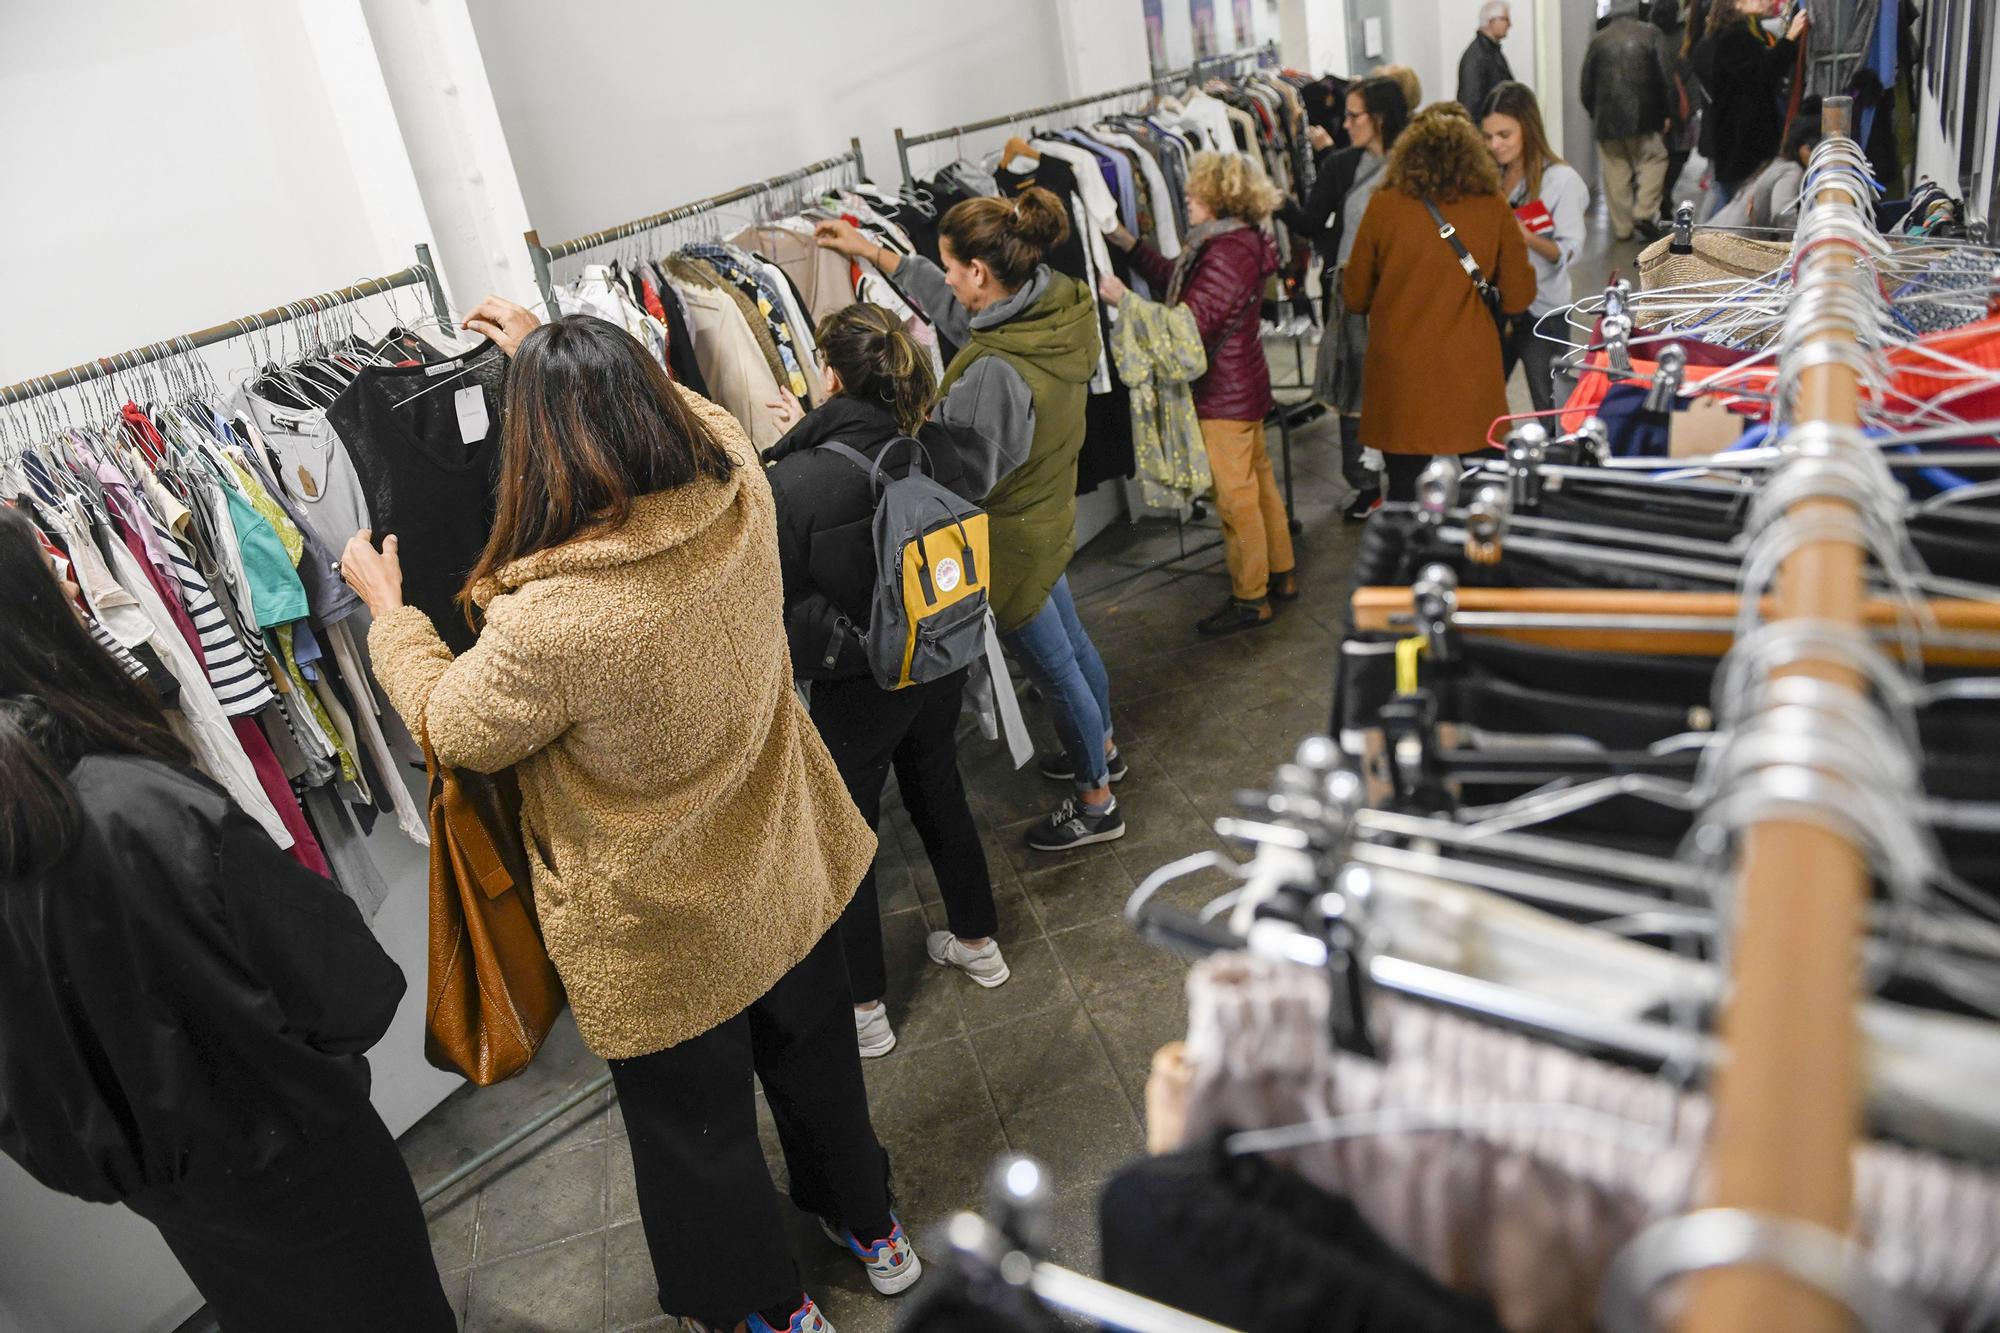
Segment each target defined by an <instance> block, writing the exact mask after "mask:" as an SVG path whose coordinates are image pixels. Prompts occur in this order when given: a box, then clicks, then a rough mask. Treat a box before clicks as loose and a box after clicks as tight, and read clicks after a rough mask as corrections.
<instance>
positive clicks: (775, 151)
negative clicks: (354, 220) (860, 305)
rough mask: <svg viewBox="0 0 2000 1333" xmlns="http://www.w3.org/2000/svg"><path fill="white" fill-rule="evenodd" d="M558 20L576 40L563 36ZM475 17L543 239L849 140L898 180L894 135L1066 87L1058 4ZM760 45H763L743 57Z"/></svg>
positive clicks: (1020, 1)
mask: <svg viewBox="0 0 2000 1333" xmlns="http://www.w3.org/2000/svg"><path fill="white" fill-rule="evenodd" d="M1090 2H1091V3H1106V4H1109V3H1114V0H1090ZM1115 2H1116V3H1123V2H1124V0H1115ZM1127 7H1129V8H1130V9H1131V10H1132V11H1133V14H1132V22H1131V31H1132V34H1133V36H1132V40H1133V42H1134V44H1135V47H1136V50H1135V53H1134V54H1133V55H1132V56H1131V60H1132V61H1133V62H1135V63H1134V64H1133V66H1132V68H1133V71H1134V72H1133V73H1132V76H1131V77H1132V81H1134V82H1136V81H1138V80H1139V79H1143V78H1144V77H1145V65H1146V54H1145V52H1146V48H1145V35H1144V29H1143V28H1142V27H1141V26H1140V25H1139V20H1138V16H1137V10H1138V5H1137V2H1136V0H1131V3H1130V4H1129V5H1128V6H1127ZM558 14H559V15H560V18H559V19H558V18H557V17H556V16H557V15H558ZM558 22H559V23H560V25H561V28H560V35H561V36H562V37H563V38H564V40H555V39H554V37H553V36H552V34H551V31H550V27H551V24H552V23H558ZM473 23H474V26H475V28H476V30H477V32H478V37H479V47H480V51H481V52H482V53H483V55H484V57H485V60H486V67H487V70H488V73H489V76H490V78H491V81H492V85H493V95H494V99H495V101H496V102H497V103H498V105H499V108H500V118H501V122H502V124H503V125H504V126H505V128H506V134H507V142H508V145H509V147H510V149H511V151H512V154H513V159H514V166H515V170H516V172H517V174H518V176H519V178H520V182H521V193H522V196H523V197H524V198H525V199H526V201H527V206H528V215H529V217H530V218H531V219H532V221H533V225H534V226H535V227H536V228H538V229H539V230H540V232H541V235H542V237H543V239H544V240H545V241H553V240H558V239H561V238H564V237H569V236H574V235H578V234H580V233H583V232H588V231H594V230H596V229H598V228H601V227H605V226H609V225H611V224H614V223H618V222H623V221H625V220H627V219H630V218H634V217H641V216H644V215H645V214H648V213H652V212H657V211H659V210H661V209H665V208H669V207H672V206H673V205H675V204H678V203H683V202H686V201H688V200H692V199H697V198H700V197H702V196H704V195H708V194H714V193H718V192H720V191H723V190H727V189H729V188H731V187H733V186H737V185H742V184H747V183H749V182H751V181H754V180H758V179H760V178H762V177H765V176H769V175H773V174H776V173H778V172H782V171H785V170H788V169H790V168H792V167H797V166H803V165H804V164H805V163H807V162H812V161H816V160H818V159H820V158H823V157H830V156H832V155H833V154H835V153H838V152H841V151H842V150H844V149H845V148H846V147H847V140H848V136H849V135H859V136H860V137H861V140H862V144H863V148H864V150H865V151H866V154H867V159H868V165H869V168H870V172H871V174H872V175H874V176H875V177H876V178H877V179H880V180H885V181H890V182H894V181H896V180H897V179H898V177H897V170H896V157H895V146H894V141H893V138H892V131H893V130H894V128H895V127H897V126H902V127H903V128H905V129H907V130H909V131H910V132H911V133H918V132H921V131H924V130H932V129H941V128H944V127H946V126H949V125H951V124H953V123H956V122H962V121H967V120H976V119H979V118H982V117H985V116H991V115H1000V114H1003V113H1005V112H1008V111H1012V110H1015V109H1018V108H1021V107H1024V106H1033V105H1038V104H1041V103H1045V102H1055V101H1061V100H1062V99H1063V98H1064V97H1066V96H1068V95H1070V93H1071V88H1070V86H1069V74H1068V68H1067V64H1066V59H1065V55H1064V50H1063V29H1062V23H1061V19H1060V16H1059V14H1058V3H1057V0H1012V2H1011V3H1008V4H1004V5H999V4H983V5H958V4H948V5H947V4H937V3H934V2H933V0H880V2H879V3H876V4H873V5H870V6H867V7H866V9H865V10H863V9H859V8H854V7H849V6H830V5H817V4H807V3H803V0H741V2H740V3H736V4H731V5H715V6H694V5H672V6H667V5H659V4H656V3H652V2H651V0H573V3H569V4H565V5H563V6H562V7H561V8H560V10H559V11H558V10H556V9H554V8H552V7H551V6H549V5H546V4H543V3H540V0H487V2H486V3H481V4H479V5H477V6H474V7H473ZM749 34H759V35H760V36H759V37H758V39H757V40H754V41H751V42H749V43H748V44H747V45H746V36H747V35H749ZM1082 91H1086V92H1087V91H1091V90H1089V89H1084V90H1082ZM939 152H947V154H948V147H941V148H939V149H937V150H933V154H932V156H935V155H936V153H939ZM924 160H926V161H928V160H929V158H926V159H924ZM944 160H947V159H946V158H937V164H938V165H942V163H943V161H944Z"/></svg>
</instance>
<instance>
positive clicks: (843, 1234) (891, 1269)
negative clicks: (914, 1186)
mask: <svg viewBox="0 0 2000 1333" xmlns="http://www.w3.org/2000/svg"><path fill="white" fill-rule="evenodd" d="M889 1227H890V1230H889V1238H888V1239H887V1240H878V1241H876V1242H875V1243H874V1244H872V1245H863V1244H862V1243H861V1242H860V1241H859V1240H857V1239H855V1236H854V1233H853V1232H852V1231H843V1230H841V1229H840V1228H838V1227H836V1226H834V1225H833V1223H831V1222H829V1221H827V1220H826V1219H825V1218H823V1217H822V1218H821V1219H820V1220H819V1229H820V1230H821V1231H823V1232H825V1233H826V1238H827V1239H828V1240H830V1241H832V1242H833V1243H834V1244H835V1245H838V1246H840V1247H841V1248H842V1249H844V1250H846V1251H847V1252H848V1253H849V1254H851V1255H853V1256H854V1257H855V1258H856V1259H859V1260H860V1261H861V1264H862V1267H864V1268H866V1269H867V1270H868V1282H869V1284H870V1285H871V1286H873V1287H874V1288H875V1290H877V1291H879V1292H881V1293H882V1294H883V1295H884V1296H894V1295H896V1294H897V1293H898V1292H903V1291H908V1290H909V1289H910V1288H911V1287H912V1286H914V1285H915V1284H916V1281H917V1279H918V1278H920V1277H922V1276H923V1275H924V1264H923V1261H922V1260H921V1259H919V1258H917V1247H916V1246H914V1245H912V1244H911V1243H910V1239H909V1237H907V1236H905V1235H904V1234H903V1224H902V1223H901V1222H898V1221H897V1220H896V1216H895V1214H894V1213H891V1214H890V1215H889Z"/></svg>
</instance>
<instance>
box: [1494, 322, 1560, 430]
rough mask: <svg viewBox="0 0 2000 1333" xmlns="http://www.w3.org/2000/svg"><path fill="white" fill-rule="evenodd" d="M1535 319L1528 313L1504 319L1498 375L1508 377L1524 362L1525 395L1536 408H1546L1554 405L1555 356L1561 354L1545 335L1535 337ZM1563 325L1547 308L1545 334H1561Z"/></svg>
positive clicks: (1552, 335) (1541, 410)
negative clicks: (1547, 317) (1526, 369)
mask: <svg viewBox="0 0 2000 1333" xmlns="http://www.w3.org/2000/svg"><path fill="white" fill-rule="evenodd" d="M1537 323H1539V321H1538V320H1537V319H1536V317H1535V316H1533V315H1528V314H1521V315H1515V316H1513V317H1512V318H1511V319H1509V320H1508V321H1507V339H1506V341H1505V342H1503V343H1501V344H1500V364H1501V370H1500V375H1501V378H1503V379H1512V378H1513V376H1514V367H1515V366H1516V365H1519V364H1521V363H1523V362H1525V363H1527V367H1528V396H1529V397H1530V398H1531V399H1533V400H1534V404H1535V410H1536V411H1537V412H1547V411H1549V410H1550V409H1551V408H1553V407H1554V406H1555V405H1556V391H1555V378H1556V357H1557V356H1559V355H1560V354H1561V352H1562V348H1561V347H1560V346H1559V345H1557V344H1556V343H1552V342H1550V341H1549V340H1548V338H1542V337H1538V336H1537V335H1536V333H1535V327H1536V325H1537ZM1563 329H1564V325H1563V322H1562V320H1561V319H1559V318H1557V317H1556V314H1555V312H1554V311H1550V312H1549V328H1548V334H1549V337H1551V338H1554V337H1560V336H1562V333H1563ZM1543 424H1544V425H1546V424H1548V423H1546V422H1544V423H1543Z"/></svg>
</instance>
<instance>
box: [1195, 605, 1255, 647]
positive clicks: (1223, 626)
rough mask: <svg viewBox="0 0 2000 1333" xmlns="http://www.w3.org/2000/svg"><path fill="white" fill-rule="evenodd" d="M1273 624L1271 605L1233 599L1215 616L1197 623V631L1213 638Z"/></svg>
mask: <svg viewBox="0 0 2000 1333" xmlns="http://www.w3.org/2000/svg"><path fill="white" fill-rule="evenodd" d="M1270 623H1271V603H1270V602H1269V601H1268V600H1266V601H1261V602H1245V601H1242V600H1240V599H1238V598H1235V597H1231V598H1230V599H1229V600H1228V601H1226V602H1224V603H1223V604H1222V609H1221V610H1220V611H1217V612H1216V613H1215V614H1214V615H1212V616H1209V617H1207V618H1205V619H1203V620H1198V621H1196V622H1195V631H1196V632H1197V633H1199V634H1206V635H1208V636H1210V637H1211V638H1213V637H1214V636H1216V635H1218V634H1235V633H1237V632H1239V631H1241V630H1246V629H1257V628H1260V627H1261V626H1264V625H1268V624H1270Z"/></svg>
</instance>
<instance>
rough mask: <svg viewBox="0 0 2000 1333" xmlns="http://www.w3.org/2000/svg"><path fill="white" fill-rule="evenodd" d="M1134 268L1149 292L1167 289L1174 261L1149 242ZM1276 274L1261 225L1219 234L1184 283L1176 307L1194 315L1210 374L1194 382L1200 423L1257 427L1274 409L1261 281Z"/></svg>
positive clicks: (1274, 250)
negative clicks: (1149, 287)
mask: <svg viewBox="0 0 2000 1333" xmlns="http://www.w3.org/2000/svg"><path fill="white" fill-rule="evenodd" d="M1132 266H1133V267H1134V268H1136V269H1138V270H1139V272H1140V273H1142V274H1144V275H1145V278H1146V281H1147V282H1148V283H1150V284H1152V286H1153V289H1154V290H1155V291H1158V292H1162V293H1164V292H1165V291H1167V289H1168V288H1169V286H1170V285H1171V283H1172V279H1173V274H1174V261H1173V260H1171V259H1168V258H1166V257H1165V256H1163V255H1162V254H1161V253H1160V252H1159V251H1158V250H1156V249H1154V248H1153V246H1152V244H1151V243H1150V242H1148V241H1140V242H1139V244H1138V245H1136V246H1135V247H1133V250H1132ZM1277 271H1278V246H1277V243H1276V242H1275V241H1273V240H1272V239H1271V234H1270V233H1269V232H1268V231H1266V230H1264V229H1263V228H1262V227H1242V228H1239V229H1238V230H1236V231H1227V232H1224V233H1223V234H1222V235H1220V236H1217V237H1216V238H1215V239H1214V240H1212V241H1210V242H1209V243H1208V244H1207V245H1204V246H1203V247H1202V248H1201V251H1200V253H1198V254H1197V255H1195V257H1194V260H1193V267H1192V268H1191V269H1190V270H1189V272H1188V275H1187V280H1186V281H1185V282H1183V283H1182V284H1181V302H1180V303H1181V304H1182V305H1184V306H1186V307H1187V308H1188V309H1189V310H1191V311H1193V312H1194V322H1195V327H1196V328H1197V329H1199V330H1200V332H1201V345H1202V346H1203V347H1204V348H1206V349H1207V351H1208V370H1207V372H1206V373H1205V374H1203V375H1202V377H1201V378H1200V379H1198V380H1196V381H1195V382H1194V410H1195V415H1196V416H1198V417H1200V418H1201V419H1202V420H1204V421H1262V420H1263V419H1264V418H1265V417H1266V416H1267V415H1268V414H1269V413H1270V411H1271V405H1272V398H1271V366H1270V363H1269V362H1268V361H1266V360H1265V359H1264V339H1263V332H1262V330H1261V329H1260V327H1259V323H1258V321H1259V317H1260V316H1261V314H1262V313H1263V305H1264V282H1265V279H1267V278H1269V277H1270V276H1271V275H1272V274H1273V273H1276V272H1277Z"/></svg>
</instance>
